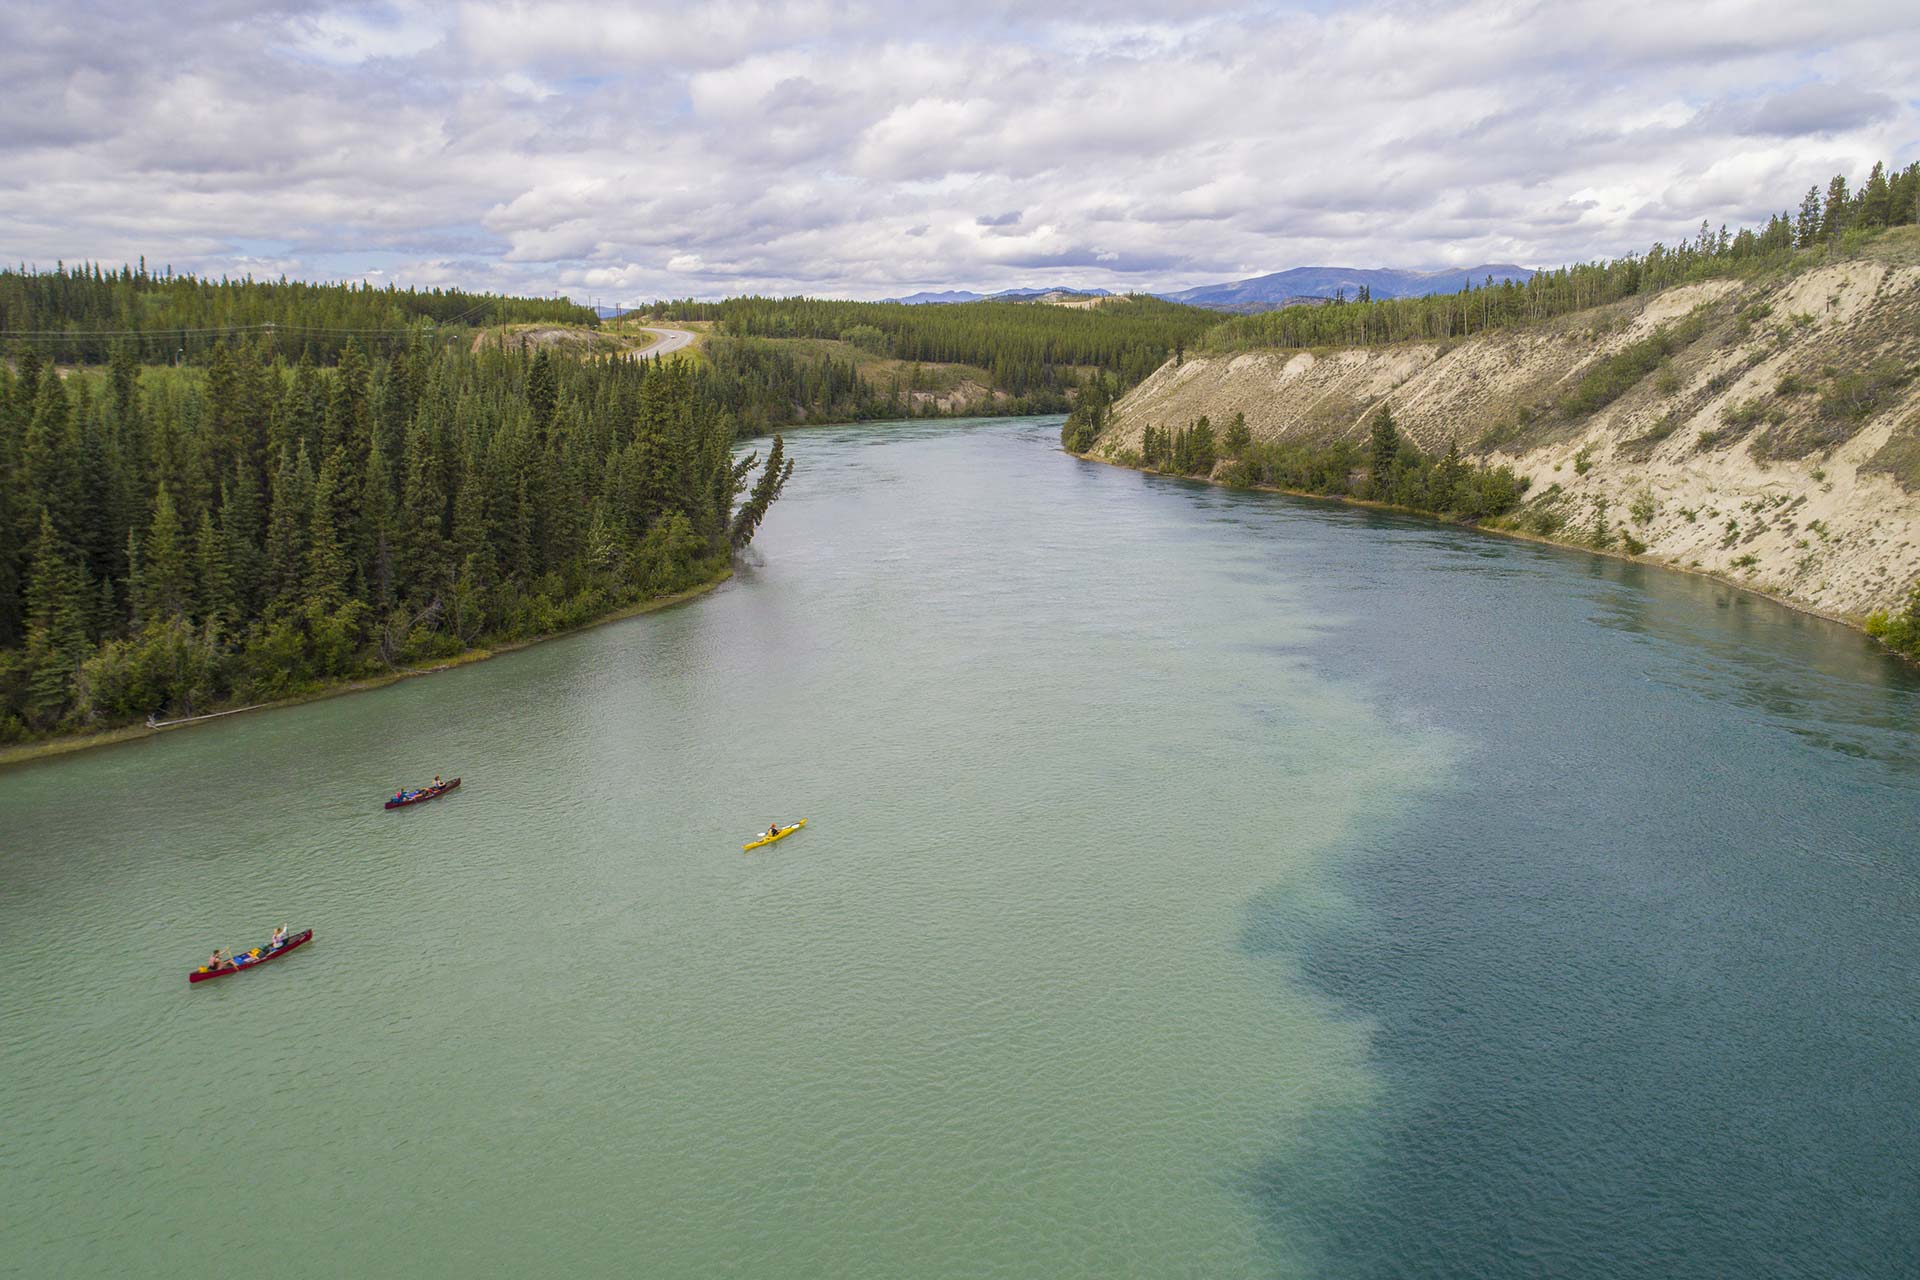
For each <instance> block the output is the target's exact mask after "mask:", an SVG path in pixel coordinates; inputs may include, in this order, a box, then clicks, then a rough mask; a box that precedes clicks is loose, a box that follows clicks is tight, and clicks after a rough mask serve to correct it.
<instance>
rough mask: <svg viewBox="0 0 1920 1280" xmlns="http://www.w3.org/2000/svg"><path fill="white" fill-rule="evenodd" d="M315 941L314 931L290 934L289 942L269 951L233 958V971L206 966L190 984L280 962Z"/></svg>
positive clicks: (193, 975) (190, 978) (191, 976)
mask: <svg viewBox="0 0 1920 1280" xmlns="http://www.w3.org/2000/svg"><path fill="white" fill-rule="evenodd" d="M311 941H313V930H311V929H303V930H301V931H300V932H299V933H290V934H288V935H287V940H286V941H285V942H283V943H281V944H280V945H279V946H277V947H275V948H274V949H273V950H271V951H269V950H267V949H266V948H265V947H255V948H254V949H253V950H251V951H247V952H243V953H242V954H240V955H237V956H235V957H234V958H233V968H231V969H209V968H207V967H206V966H205V965H202V966H200V967H199V968H198V969H195V970H194V971H193V972H192V973H189V974H188V975H187V981H188V982H205V981H206V980H207V979H208V978H224V977H226V976H227V975H228V974H230V973H239V972H240V971H241V970H243V969H258V968H259V967H260V966H261V965H263V964H265V963H266V962H267V961H269V960H278V959H279V958H280V957H281V956H283V955H285V954H287V952H289V951H291V950H293V949H294V948H295V947H297V946H299V945H300V944H302V943H304V942H311Z"/></svg>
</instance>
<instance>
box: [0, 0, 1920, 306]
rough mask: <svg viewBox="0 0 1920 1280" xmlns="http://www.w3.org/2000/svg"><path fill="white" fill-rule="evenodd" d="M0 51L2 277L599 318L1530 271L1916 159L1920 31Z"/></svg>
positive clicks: (1444, 11)
mask: <svg viewBox="0 0 1920 1280" xmlns="http://www.w3.org/2000/svg"><path fill="white" fill-rule="evenodd" d="M0 29H5V30H7V31H8V32H9V37H10V38H9V40H8V41H6V42H4V43H3V44H0V82H4V83H6V84H7V85H8V92H7V93H6V94H4V95H0V256H4V257H5V258H7V259H8V260H11V261H20V260H25V261H32V262H41V263H49V264H50V263H51V262H52V261H53V260H54V259H56V258H64V259H66V260H68V261H73V260H76V259H87V258H94V259H101V260H105V261H118V260H121V259H131V258H133V257H137V256H139V255H141V254H145V255H146V256H147V257H148V259H149V260H150V261H153V262H167V261H171V262H173V263H174V264H175V265H176V266H181V267H191V268H197V269H202V270H209V271H214V272H220V271H234V270H249V269H250V270H254V271H255V272H256V273H261V274H263V273H266V272H267V271H269V270H270V271H271V272H272V273H274V274H278V273H279V272H281V271H285V272H286V273H288V274H293V275H323V276H331V275H335V274H338V273H339V272H341V271H342V270H345V271H347V272H348V273H349V274H354V275H363V274H367V273H371V272H374V271H379V272H382V273H384V276H383V278H393V279H399V280H403V281H413V282H417V283H421V284H448V283H464V284H468V285H471V286H474V287H493V288H506V289H522V290H527V291H530V292H548V291H551V290H555V289H568V290H571V291H573V292H575V293H576V294H579V295H581V296H586V295H587V294H588V293H592V294H596V295H597V296H600V297H603V298H605V297H608V296H617V297H619V298H621V299H622V300H632V299H637V298H642V297H652V296H661V295H682V294H686V293H696V294H702V295H712V294H718V293H727V292H738V291H744V290H755V291H774V292H779V291H797V290H805V291H811V292H823V293H841V294H848V295H854V296H879V295H883V294H887V293H894V292H902V291H906V290H909V289H912V288H917V287H922V286H948V285H952V286H970V287H981V288H999V287H1005V286H1008V285H1014V284H1021V283H1026V282H1028V281H1029V280H1030V279H1031V278H1033V277H1034V276H1035V275H1036V273H1045V274H1046V275H1047V276H1048V280H1047V282H1048V283H1051V282H1052V281H1053V280H1054V279H1055V278H1068V279H1071V280H1075V281H1080V282H1084V283H1085V284H1088V285H1100V286H1105V287H1108V288H1128V287H1177V286H1179V285H1183V284H1189V283H1199V282H1203V281H1208V280H1214V279H1222V278H1227V277H1230V276H1233V275H1241V274H1253V273H1256V272H1262V271H1271V270H1277V269H1280V268H1283V267H1287V266H1293V265H1301V264H1305V263H1312V262H1335V263H1339V264H1352V265H1404V266H1424V265H1442V264H1447V263H1466V262H1471V261H1474V260H1478V259H1481V258H1487V257H1497V258H1502V259H1511V260H1516V261H1521V262H1525V263H1530V264H1537V265H1544V264H1552V263H1558V262H1564V261H1569V260H1576V259H1583V258H1589V257H1593V256H1596V255H1600V254H1607V253H1614V252H1619V251H1621V250H1624V249H1629V248H1636V247H1643V246H1644V245H1645V244H1646V243H1647V242H1649V241H1651V240H1652V239H1654V238H1656V237H1659V238H1667V239H1672V238H1673V237H1674V236H1676V235H1679V234H1684V233H1687V232H1689V231H1690V230H1691V229H1692V228H1693V227H1695V226H1697V225H1698V224H1699V222H1700V221H1701V219H1702V218H1705V219H1708V220H1710V221H1711V222H1713V223H1714V224H1715V225H1718V224H1719V223H1720V222H1722V221H1728V222H1735V223H1737V222H1740V221H1743V220H1752V219H1756V218H1764V217H1765V216H1766V214H1767V212H1769V211H1770V210H1773V209H1776V208H1781V207H1784V206H1786V205H1787V204H1789V203H1791V202H1793V201H1794V199H1795V198H1796V193H1797V192H1799V191H1803V190H1804V189H1805V188H1806V186H1808V185H1809V184H1812V183H1820V184H1822V185H1824V183H1825V180H1826V178H1827V177H1828V176H1829V175H1830V174H1832V173H1833V172H1835V171H1845V172H1847V173H1849V174H1850V175H1851V176H1854V177H1858V176H1860V175H1862V174H1863V173H1864V172H1865V170H1866V168H1867V166H1868V165H1869V164H1871V163H1872V161H1874V160H1875V159H1882V158H1884V159H1889V160H1895V161H1899V162H1902V163H1904V162H1905V161H1907V160H1910V159H1913V158H1915V156H1914V154H1913V149H1914V146H1915V142H1916V139H1920V106H1917V105H1916V102H1915V100H1914V97H1913V91H1912V88H1911V86H1913V85H1914V84H1920V34H1917V33H1916V30H1915V27H1914V24H1913V23H1912V22H1911V19H1910V16H1909V14H1908V12H1907V6H1905V5H1904V4H1901V5H1895V4H1885V3H1877V2H1872V0H1867V2H1849V0H1835V2H1833V3H1822V4H1818V5H1815V4H1812V3H1804V2H1796V3H1766V2H1764V0H1705V2H1704V3H1703V4H1701V5H1696V6H1695V7H1694V8H1692V9H1690V10H1688V11H1687V12H1686V13H1685V15H1684V18H1683V19H1682V18H1680V17H1679V16H1677V15H1676V13H1675V11H1673V10H1672V9H1671V7H1670V6H1668V5H1666V4H1664V3H1656V2H1655V0H1621V2H1618V3H1602V2H1601V0H1579V2H1576V3H1555V4H1551V5H1548V4H1545V3H1531V4H1529V3H1514V2H1513V0H1461V2H1456V3H1446V2H1442V3H1413V2H1412V0H1408V2H1405V3H1402V2H1399V0H1383V2H1380V3H1365V4H1359V5H1347V6H1342V7H1338V8H1329V9H1326V10H1324V11H1319V10H1316V9H1312V8H1309V9H1298V8H1287V7H1280V6H1269V5H1259V4H1255V5H1247V4H1236V3H1194V2H1193V0H1187V2H1184V3H1176V2H1175V0H1111V2H1108V3H1098V4H1096V3H1094V2H1093V0H1063V3H1060V4H1056V5H1054V6H1051V7H1050V8H1049V9H1048V10H1046V11H1045V12H1044V13H1043V12H1041V11H1040V10H1039V9H1038V8H1037V7H1036V6H1033V5H1031V4H1028V3H1017V4H1016V3H1013V2H1012V0H977V3H975V4H974V5H971V6H968V7H966V8H965V9H960V8H951V9H939V10H929V9H928V8H927V7H925V6H920V5H907V4H904V3H896V2H895V0H861V2H856V3H844V4H830V3H826V2H825V0H796V2H794V3H775V2H764V3H762V2H753V3H741V2H738V0H733V2H729V0H717V2H715V3H707V4H701V5H695V6H685V5H671V6H670V5H665V4H641V5H607V4H605V3H603V0H555V2H553V3H538V4H536V3H530V2H521V0H465V2H464V3H461V4H459V5H457V6H454V7H449V6H444V5H436V4H428V3H425V2H424V0H387V2H382V3H355V4H334V3H328V2H326V0H284V2H283V3H277V4H248V3H243V2H242V0H202V2H201V3H192V4H188V5H186V6H185V7H184V8H179V7H173V6H167V7H161V6H141V5H136V4H133V3H131V2H127V3H111V2H109V3H100V4H85V3H81V4H75V5H71V6H68V7H66V8H64V9H58V10H48V9H47V8H46V7H45V6H37V5H30V4H29V3H28V2H27V0H0ZM101 31H112V32H113V33H114V38H113V39H111V40H106V39H101V38H100V35H99V33H100V32H101ZM903 33H910V35H906V36H904V38H903ZM1016 212H1017V215H1018V216H1017V217H1016V216H1010V215H1013V214H1015V213H1016ZM263 245H264V246H271V247H270V248H266V249H262V247H261V246H263ZM343 263H345V264H349V265H348V266H346V267H344V268H343V267H342V266H341V264H343Z"/></svg>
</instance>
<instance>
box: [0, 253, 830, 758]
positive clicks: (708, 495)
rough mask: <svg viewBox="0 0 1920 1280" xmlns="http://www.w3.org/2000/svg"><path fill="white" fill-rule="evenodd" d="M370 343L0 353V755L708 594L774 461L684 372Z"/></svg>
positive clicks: (759, 499) (783, 469) (774, 474)
mask: <svg viewBox="0 0 1920 1280" xmlns="http://www.w3.org/2000/svg"><path fill="white" fill-rule="evenodd" d="M269 288H271V287H270V286H269ZM349 292H350V293H352V292H357V291H349ZM387 345H388V346H389V348H390V349H389V350H388V351H387V352H386V353H385V354H373V353H369V352H368V351H367V350H365V349H364V348H363V346H362V345H361V343H360V341H359V340H358V338H357V337H355V336H354V335H351V334H349V335H346V336H345V337H344V338H343V340H342V341H341V342H340V344H339V346H338V359H337V361H333V362H330V363H327V362H321V361H319V360H316V359H313V358H311V356H310V355H305V354H303V355H301V356H300V357H299V358H297V359H293V360H289V359H288V358H287V357H286V355H285V354H284V353H283V352H281V350H280V349H279V345H278V341H277V339H276V337H275V335H273V334H270V333H262V334H258V335H255V336H253V337H250V338H248V339H247V340H245V341H240V342H231V341H226V340H216V341H215V342H213V343H212V344H211V345H210V347H209V348H208V351H207V355H206V359H205V361H204V363H202V364H196V365H189V366H182V367H167V366H161V367H155V366H151V365H146V366H143V365H142V364H141V363H140V361H139V358H138V343H137V342H135V341H133V340H129V339H125V338H122V339H119V340H116V341H115V342H114V344H113V345H112V346H111V347H110V348H109V350H108V354H107V359H106V362H105V364H104V365H102V366H94V367H88V366H82V367H79V368H75V369H70V370H57V369H56V368H55V367H54V366H53V365H51V364H50V363H48V362H47V361H46V360H45V359H44V358H43V356H42V354H41V348H40V347H39V346H37V345H35V344H25V345H22V346H20V347H19V348H18V349H17V352H16V354H15V357H14V359H13V360H12V361H11V363H10V367H8V366H0V741H6V740H19V739H22V738H27V737H32V736H37V735H44V734H48V733H53V732H70V731H75V730H82V729H92V728H100V727H108V726H112V725H116V724H121V723H126V722H129V721H132V720H137V719H140V718H142V717H149V716H158V717H162V718H165V717H172V716H187V715H192V714H195V713H198V712H203V711H205V710H207V709H210V708H215V707H219V706H221V705H223V704H228V703H253V702H261V701H267V700H272V699H277V698H282V697H287V696H290V695H297V694H300V693H303V692H306V691H309V690H312V689H315V688H318V687H321V686H324V685H326V684H329V683H334V682H338V681H341V680H345V679H352V678H355V677H362V676H367V675H373V674H378V673H382V672H388V671H394V670H405V669H407V668H408V667H409V666H410V664H417V663H425V662H432V661H434V660H437V659H444V658H448V657H450V656H452V655H455V654H458V653H460V652H462V651H464V650H468V649H472V648H474V647H476V646H481V645H487V644H494V643H498V642H501V641H506V640H512V639H517V638H522V637H532V636H539V635H545V634H549V633H552V632H556V631H560V630H564V629H567V628H569V627H574V626H578V625H581V624H583V623H585V622H588V621H591V620H593V619H595V618H598V617H600V616H603V615H605V614H607V613H609V612H611V611H614V610H618V609H622V608H625V607H628V606H632V605H635V604H637V603H639V602H641V601H644V600H646V599H649V598H652V597H656V596H660V595H664V594H667V593H672V592H677V591H680V590H683V589H686V588H690V587H693V586H696V585H699V584H702V583H704V582H708V581H711V580H713V579H715V578H716V577H718V576H720V575H721V574H723V573H724V572H725V570H726V567H727V565H728V563H729V560H730V557H731V555H732V553H733V552H734V551H736V550H738V549H739V548H740V547H742V546H744V545H745V544H746V543H747V542H748V541H749V540H751V538H752V537H753V535H754V532H755V530H756V529H757V528H758V526H759V523H760V521H761V519H762V518H763V517H764V516H765V515H766V512H767V509H768V508H769V507H770V506H771V505H772V503H773V502H774V500H775V499H776V498H777V497H778V496H779V493H780V490H781V487H782V485H784V483H785V481H786V478H787V476H788V475H789V474H790V473H791V470H792V463H791V462H790V461H788V460H787V459H786V458H785V450H784V443H783V442H782V441H781V440H780V439H779V438H778V437H775V439H774V440H773V442H772V445H771V447H770V449H769V450H768V453H767V456H766V458H765V461H764V464H763V465H762V464H759V463H758V462H757V460H756V459H755V458H754V457H751V456H749V457H744V458H742V457H737V456H736V451H735V447H734V439H735V422H734V418H733V415H732V414H731V413H730V412H729V411H728V410H727V408H726V407H725V405H724V404H723V403H722V402H721V400H720V398H719V397H718V396H717V395H716V394H715V388H714V387H713V385H712V382H711V378H710V376H709V375H708V374H707V373H706V372H704V371H702V370H700V369H697V368H696V367H694V366H693V365H692V364H691V363H689V362H686V361H670V362H662V361H645V360H640V361H632V360H578V359H573V358H570V357H566V356H557V355H554V354H552V353H551V352H549V351H547V350H545V349H542V350H540V351H538V352H536V353H529V352H528V351H526V350H525V349H520V348H515V347H506V348H502V347H498V346H494V347H486V346H483V347H481V348H480V349H478V350H475V349H474V348H473V346H472V345H471V344H469V343H454V344H448V343H445V342H441V341H437V340H433V339H431V338H429V337H427V336H424V335H416V337H415V338H414V340H412V341H408V342H404V343H389V344H387ZM756 466H758V469H759V474H758V477H757V478H756V477H755V476H754V475H753V471H754V469H755V467H756ZM743 498H744V501H742V499H743Z"/></svg>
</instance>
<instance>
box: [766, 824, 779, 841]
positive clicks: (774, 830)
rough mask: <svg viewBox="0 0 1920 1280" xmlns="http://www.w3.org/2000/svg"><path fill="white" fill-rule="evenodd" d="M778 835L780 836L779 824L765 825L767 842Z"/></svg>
mask: <svg viewBox="0 0 1920 1280" xmlns="http://www.w3.org/2000/svg"><path fill="white" fill-rule="evenodd" d="M779 834H780V824H779V823H777V822H770V823H768V824H767V839H769V840H771V839H773V838H774V837H775V836H777V835H779Z"/></svg>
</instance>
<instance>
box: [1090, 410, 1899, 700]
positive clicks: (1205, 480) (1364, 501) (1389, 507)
mask: <svg viewBox="0 0 1920 1280" xmlns="http://www.w3.org/2000/svg"><path fill="white" fill-rule="evenodd" d="M1061 452H1062V453H1065V454H1068V455H1069V456H1071V457H1075V458H1078V459H1080V460H1081V461H1082V462H1094V463H1098V464H1100V465H1101V466H1103V467H1113V468H1116V469H1117V470H1120V471H1132V472H1134V473H1135V474H1137V475H1143V476H1162V477H1165V478H1167V479H1172V480H1191V481H1193V482H1194V483H1196V484H1207V485H1212V486H1213V487H1214V488H1216V489H1237V490H1240V491H1242V492H1245V493H1277V494H1281V495H1283V496H1285V497H1289V498H1308V499H1311V500H1312V501H1315V502H1337V503H1339V504H1341V505H1342V506H1348V507H1363V508H1367V509H1370V510H1374V511H1390V512H1392V513H1394V514H1395V515H1403V516H1412V517H1414V518H1415V519H1417V520H1430V521H1432V522H1433V523H1434V524H1444V525H1451V526H1452V527H1453V528H1456V529H1472V530H1473V531H1474V532H1476V533H1484V534H1490V535H1492V536H1495V537H1500V538H1513V539H1515V540H1517V541H1520V542H1533V543H1538V544H1539V545H1541V546H1546V547H1559V548H1562V549H1563V550H1567V551H1584V552H1586V553H1587V554H1588V555H1594V556H1605V557H1607V558H1608V559H1611V560H1620V561H1623V562H1625V563H1627V564H1637V565H1645V566H1647V567H1649V568H1654V569H1665V570H1668V571H1669V572H1672V573H1684V574H1686V575H1687V576H1689V577H1693V578H1705V579H1706V580H1708V581H1709V582H1717V583H1719V584H1720V585H1721V586H1724V587H1731V588H1733V589H1734V590H1735V591H1744V592H1746V593H1747V594H1748V595H1752V596H1759V597H1760V598H1761V599H1763V600H1768V601H1771V602H1772V603H1774V604H1777V605H1780V606H1781V607H1783V608H1787V609H1791V610H1793V611H1794V612H1795V613H1804V614H1807V615H1808V616H1809V617H1814V618H1821V619H1824V620H1826V621H1828V622H1836V623H1839V624H1840V625H1841V626H1843V627H1846V628H1847V629H1848V630H1850V631H1855V632H1858V633H1859V634H1860V635H1862V636H1865V637H1866V638H1867V639H1868V640H1870V641H1872V642H1873V644H1874V645H1875V647H1877V648H1878V649H1880V650H1881V651H1882V652H1884V653H1885V654H1886V655H1887V656H1888V657H1890V658H1893V659H1895V660H1897V661H1900V662H1905V663H1909V664H1914V660H1913V659H1910V658H1908V657H1907V656H1906V655H1905V654H1903V653H1900V652H1898V651H1896V650H1894V649H1890V648H1888V647H1887V646H1886V645H1884V644H1881V643H1880V642H1879V641H1878V640H1875V639H1874V638H1873V637H1872V636H1870V635H1867V626H1866V619H1865V618H1864V617H1860V616H1856V615H1852V614H1844V613H1832V612H1829V611H1828V610H1825V609H1820V608H1817V607H1815V606H1813V605H1810V604H1807V603H1805V602H1803V601H1799V600H1795V599H1793V598H1792V597H1790V596H1783V595H1779V594H1776V593H1775V592H1772V591H1768V590H1766V589H1765V588H1763V587H1754V586H1749V585H1747V584H1746V583H1744V582H1735V581H1733V580H1732V579H1731V578H1728V577H1726V576H1725V575H1724V574H1718V573H1714V572H1712V571H1711V570H1708V569H1692V568H1689V567H1687V566H1686V565H1682V564H1674V563H1672V562H1671V561H1667V560H1656V559H1653V558H1652V557H1650V556H1636V555H1629V554H1628V553H1626V552H1624V551H1615V550H1613V549H1612V548H1610V547H1596V546H1594V545H1592V544H1591V543H1586V542H1565V541H1562V540H1561V539H1559V538H1548V537H1543V536H1542V535H1540V534H1537V533H1527V532H1525V531H1524V530H1521V529H1502V528H1498V527H1496V526H1493V525H1485V524H1478V523H1473V524H1469V523H1466V522H1464V521H1460V520H1449V519H1447V518H1446V517H1445V516H1439V515H1435V514H1434V513H1433V512H1431V511H1419V510H1416V509H1415V508H1413V507H1402V506H1396V505H1395V504H1393V503H1391V502H1374V501H1372V500H1371V499H1368V498H1354V497H1348V496H1345V495H1342V494H1335V493H1308V492H1306V491H1305V490H1303V489H1283V488H1281V487H1280V486H1278V485H1269V484H1255V485H1231V484H1227V483H1225V482H1224V481H1220V480H1215V479H1214V478H1213V477H1212V476H1179V475H1170V474H1169V473H1167V472H1165V471H1149V470H1148V469H1147V468H1145V467H1130V466H1127V465H1126V464H1125V463H1122V462H1116V461H1114V460H1113V459H1111V458H1102V457H1098V456H1096V455H1094V454H1091V453H1074V452H1073V451H1072V450H1071V449H1066V448H1062V449H1061Z"/></svg>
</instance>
